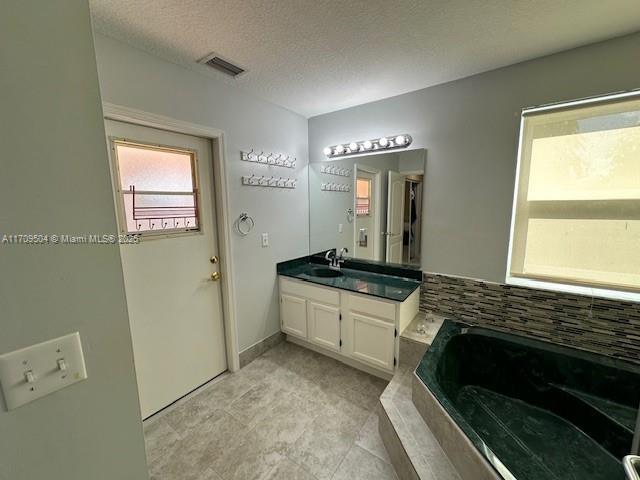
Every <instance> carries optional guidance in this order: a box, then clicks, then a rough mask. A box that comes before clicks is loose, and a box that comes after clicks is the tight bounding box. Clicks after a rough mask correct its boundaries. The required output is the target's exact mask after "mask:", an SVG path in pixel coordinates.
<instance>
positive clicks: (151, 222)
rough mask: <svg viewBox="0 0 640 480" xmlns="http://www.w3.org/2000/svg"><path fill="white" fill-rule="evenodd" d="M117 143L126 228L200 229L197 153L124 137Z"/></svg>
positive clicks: (131, 230) (147, 230) (139, 230)
mask: <svg viewBox="0 0 640 480" xmlns="http://www.w3.org/2000/svg"><path fill="white" fill-rule="evenodd" d="M113 146H114V151H115V156H114V158H115V162H116V168H117V171H118V187H119V188H118V196H119V202H120V207H121V212H120V216H121V229H122V230H123V231H126V232H127V233H143V234H144V233H169V232H186V231H194V230H196V231H197V230H199V226H200V225H199V221H198V220H199V219H198V214H199V212H198V190H197V184H198V183H197V177H196V168H195V165H196V156H195V152H192V151H188V150H179V149H172V148H165V147H158V146H154V145H145V144H139V143H131V142H126V141H123V140H114V141H113Z"/></svg>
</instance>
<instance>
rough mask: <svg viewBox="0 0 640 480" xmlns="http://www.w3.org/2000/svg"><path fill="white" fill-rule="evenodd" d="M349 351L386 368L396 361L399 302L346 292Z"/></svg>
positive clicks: (347, 346)
mask: <svg viewBox="0 0 640 480" xmlns="http://www.w3.org/2000/svg"><path fill="white" fill-rule="evenodd" d="M343 299H344V310H345V312H346V318H345V328H344V330H345V336H344V337H345V341H344V347H345V348H344V350H345V352H344V353H345V354H346V355H348V356H350V357H352V358H354V359H356V360H359V361H361V362H364V363H367V364H369V365H372V366H374V367H377V368H380V369H382V370H387V371H393V369H394V366H395V363H396V358H397V355H396V337H397V334H398V328H399V327H398V325H397V323H396V310H397V309H398V304H397V303H391V302H385V301H380V300H373V299H369V298H365V297H364V296H363V295H357V294H345V295H344V297H343Z"/></svg>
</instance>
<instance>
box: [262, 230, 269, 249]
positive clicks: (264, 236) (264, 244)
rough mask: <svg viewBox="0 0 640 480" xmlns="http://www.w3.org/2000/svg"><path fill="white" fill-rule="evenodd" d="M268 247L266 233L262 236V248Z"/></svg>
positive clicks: (267, 235)
mask: <svg viewBox="0 0 640 480" xmlns="http://www.w3.org/2000/svg"><path fill="white" fill-rule="evenodd" d="M268 246H269V234H268V233H263V234H262V247H263V248H264V247H268Z"/></svg>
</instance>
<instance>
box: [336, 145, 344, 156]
mask: <svg viewBox="0 0 640 480" xmlns="http://www.w3.org/2000/svg"><path fill="white" fill-rule="evenodd" d="M336 152H337V153H338V155H339V154H341V153H343V152H344V147H343V146H342V145H338V146H337V147H336Z"/></svg>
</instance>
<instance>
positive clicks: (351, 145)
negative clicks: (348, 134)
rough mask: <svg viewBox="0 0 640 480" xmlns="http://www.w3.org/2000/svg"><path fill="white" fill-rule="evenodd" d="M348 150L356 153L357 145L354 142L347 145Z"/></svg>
mask: <svg viewBox="0 0 640 480" xmlns="http://www.w3.org/2000/svg"><path fill="white" fill-rule="evenodd" d="M349 148H350V149H351V151H352V152H357V151H358V144H357V143H356V142H351V143H350V144H349Z"/></svg>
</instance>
